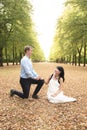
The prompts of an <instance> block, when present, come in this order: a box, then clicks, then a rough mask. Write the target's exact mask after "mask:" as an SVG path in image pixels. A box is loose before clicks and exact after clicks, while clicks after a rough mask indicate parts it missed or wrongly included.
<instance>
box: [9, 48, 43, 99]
mask: <svg viewBox="0 0 87 130" xmlns="http://www.w3.org/2000/svg"><path fill="white" fill-rule="evenodd" d="M24 51H25V56H24V57H23V58H22V59H21V74H20V84H21V87H22V90H23V93H21V92H18V91H16V90H13V89H11V90H10V96H13V95H18V96H19V97H21V98H23V99H24V98H28V97H29V92H30V86H31V84H37V87H36V89H35V91H34V93H33V95H32V98H34V99H38V98H39V97H38V95H37V94H38V92H39V91H40V89H41V87H42V85H43V84H44V80H43V79H42V78H41V77H40V76H38V74H37V73H36V72H35V71H34V69H33V66H32V62H31V60H30V56H31V54H32V47H30V46H25V48H24Z"/></svg>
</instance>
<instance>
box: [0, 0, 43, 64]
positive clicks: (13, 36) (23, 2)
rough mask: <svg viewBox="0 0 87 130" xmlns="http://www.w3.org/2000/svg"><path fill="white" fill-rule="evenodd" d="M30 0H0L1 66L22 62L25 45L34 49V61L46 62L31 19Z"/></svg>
mask: <svg viewBox="0 0 87 130" xmlns="http://www.w3.org/2000/svg"><path fill="white" fill-rule="evenodd" d="M31 14H32V5H31V4H30V2H29V0H0V66H3V62H6V63H7V65H8V63H9V62H13V64H14V63H15V62H16V64H17V63H18V62H19V61H20V59H21V57H22V55H23V48H24V46H25V45H31V46H32V47H33V52H34V53H33V55H32V59H33V60H34V61H44V60H45V57H44V53H43V51H42V49H41V47H40V45H39V42H38V40H37V34H36V32H35V31H34V27H33V26H34V24H33V22H32V19H31Z"/></svg>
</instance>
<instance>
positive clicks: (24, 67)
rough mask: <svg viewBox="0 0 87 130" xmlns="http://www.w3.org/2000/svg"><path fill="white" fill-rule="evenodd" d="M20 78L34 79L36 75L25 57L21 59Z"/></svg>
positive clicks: (29, 61)
mask: <svg viewBox="0 0 87 130" xmlns="http://www.w3.org/2000/svg"><path fill="white" fill-rule="evenodd" d="M20 76H21V78H26V79H27V78H36V77H38V75H37V73H36V72H35V71H34V69H33V66H32V62H31V60H30V59H29V57H27V56H26V55H25V56H24V57H23V58H22V59H21V75H20Z"/></svg>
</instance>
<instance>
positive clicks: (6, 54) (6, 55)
mask: <svg viewBox="0 0 87 130" xmlns="http://www.w3.org/2000/svg"><path fill="white" fill-rule="evenodd" d="M5 57H6V63H7V66H8V65H9V64H8V53H7V45H6V46H5Z"/></svg>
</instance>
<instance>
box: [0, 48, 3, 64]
mask: <svg viewBox="0 0 87 130" xmlns="http://www.w3.org/2000/svg"><path fill="white" fill-rule="evenodd" d="M0 66H3V48H0Z"/></svg>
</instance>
